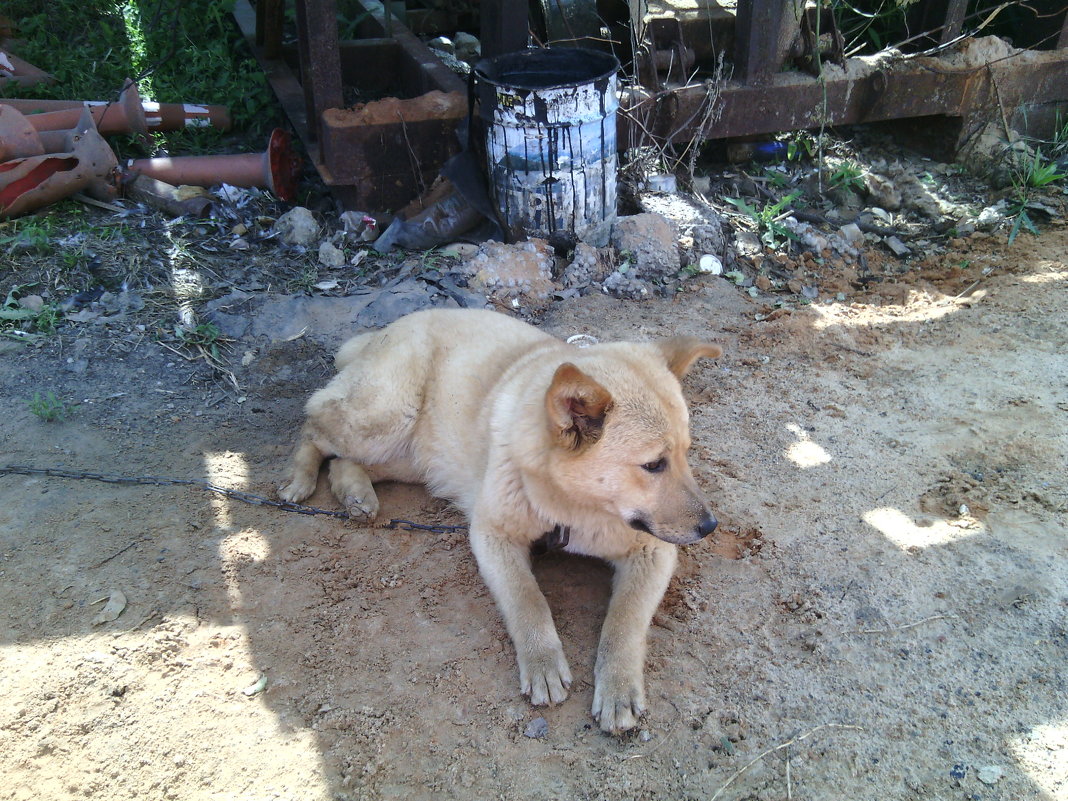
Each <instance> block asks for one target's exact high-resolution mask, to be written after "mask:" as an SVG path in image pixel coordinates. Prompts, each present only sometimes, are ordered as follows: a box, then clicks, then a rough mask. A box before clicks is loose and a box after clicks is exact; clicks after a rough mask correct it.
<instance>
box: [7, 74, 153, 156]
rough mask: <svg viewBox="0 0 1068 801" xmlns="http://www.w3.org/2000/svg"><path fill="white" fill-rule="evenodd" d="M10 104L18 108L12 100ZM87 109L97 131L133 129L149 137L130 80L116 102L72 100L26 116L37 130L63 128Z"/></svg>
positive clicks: (142, 108)
mask: <svg viewBox="0 0 1068 801" xmlns="http://www.w3.org/2000/svg"><path fill="white" fill-rule="evenodd" d="M11 105H12V106H13V107H14V108H19V106H18V105H16V104H14V103H12V104H11ZM86 109H89V113H90V114H92V116H93V120H94V122H95V123H96V128H97V130H98V131H100V133H103V134H116V133H133V134H138V135H139V136H140V137H141V139H143V140H145V141H150V137H149V135H148V123H147V121H146V119H145V110H144V107H143V106H142V105H141V97H140V95H138V94H137V85H136V84H135V83H133V81H130V80H127V81H126V85H125V87H124V88H123V90H122V94H120V95H119V99H118V102H116V103H111V104H107V103H105V104H104V105H101V106H86V105H81V104H75V105H73V106H68V107H67V108H63V109H57V110H54V111H44V112H41V113H39V114H27V115H26V119H27V120H29V122H30V125H32V126H33V127H34V129H35V130H37V131H63V130H69V129H71V128H74V127H76V126H77V125H78V122H79V120H80V119H81V117H82V112H83V111H85V110H86Z"/></svg>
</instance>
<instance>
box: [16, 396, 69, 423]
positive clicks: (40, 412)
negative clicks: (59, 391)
mask: <svg viewBox="0 0 1068 801" xmlns="http://www.w3.org/2000/svg"><path fill="white" fill-rule="evenodd" d="M26 405H27V406H29V407H30V411H31V412H33V414H34V416H36V417H37V419H39V420H41V421H43V422H45V423H55V422H58V421H61V420H65V419H66V418H67V415H68V414H70V411H71V407H70V406H69V405H67V404H66V403H65V402H64V401H63V400H62V399H61V398H59V397H57V395H56V393H55V392H53V391H52V390H48V391H47V392H44V393H42V392H40V391H38V392H35V393H33V397H32V398H30V400H28V401H26Z"/></svg>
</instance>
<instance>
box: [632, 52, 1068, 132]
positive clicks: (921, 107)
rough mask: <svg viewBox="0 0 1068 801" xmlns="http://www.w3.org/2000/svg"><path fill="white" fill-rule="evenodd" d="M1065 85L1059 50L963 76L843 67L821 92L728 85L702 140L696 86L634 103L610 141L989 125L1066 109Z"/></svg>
mask: <svg viewBox="0 0 1068 801" xmlns="http://www.w3.org/2000/svg"><path fill="white" fill-rule="evenodd" d="M1066 75H1068V51H1066V50H1047V51H1036V50H1030V51H1023V52H1022V53H1020V54H1019V55H1017V56H1014V57H1010V58H1007V59H1003V60H1001V61H997V62H995V63H991V64H981V65H978V66H965V67H961V66H954V62H951V61H948V60H943V59H938V58H916V59H911V60H907V61H903V62H898V63H897V64H895V65H891V66H887V67H885V68H883V67H879V66H878V65H875V64H870V65H869V64H868V63H867V62H865V61H864V60H862V59H849V60H848V61H847V67H846V70H845V71H841V70H834V71H833V72H828V74H827V75H825V77H824V80H823V81H822V82H821V81H820V80H818V79H816V78H813V77H811V76H808V75H803V74H801V73H797V72H790V73H779V74H777V75H774V76H772V78H771V80H770V81H769V82H768V83H767V84H765V85H763V86H754V85H748V84H745V83H742V82H739V81H730V82H728V83H727V84H726V86H725V87H723V90H722V92H721V94H720V100H719V102H720V103H721V104H722V113H721V115H720V117H719V120H718V121H716V122H715V123H714V124H712V125H710V126H709V127H708V128H707V130H699V125H700V122H701V120H702V119H703V117H704V114H703V109H704V108H705V104H706V103H707V99H708V89H707V87H705V86H702V85H698V86H691V87H685V88H681V89H678V90H675V91H673V92H670V93H659V94H657V95H655V96H652V97H645V98H639V99H637V100H634V101H632V102H630V103H629V104H628V105H627V107H626V108H625V109H623V110H622V113H621V115H620V131H619V137H620V141H622V142H628V143H632V144H633V143H638V142H641V141H643V139H644V140H646V141H648V140H650V138H652V139H655V140H659V141H661V142H685V141H689V140H690V139H693V138H694V137H699V138H703V139H721V138H729V137H735V136H751V135H760V134H772V133H778V132H780V131H794V130H805V129H813V128H819V127H820V126H822V125H828V126H830V125H849V124H855V123H864V122H877V121H884V120H891V119H899V118H909V117H925V116H948V117H960V118H963V119H965V120H966V121H970V120H972V119H974V118H977V117H979V116H990V117H991V118H992V119H998V118H999V116H998V115H999V109H1002V110H1005V111H1009V110H1011V109H1014V108H1015V107H1016V106H1018V105H1021V104H1022V103H1046V102H1054V101H1068V80H1065V76H1066ZM635 121H640V123H641V124H640V125H639V124H638V122H635ZM964 127H965V129H966V130H967V129H970V128H971V127H974V126H971V125H965V126H964ZM650 134H652V137H650ZM649 143H651V142H649Z"/></svg>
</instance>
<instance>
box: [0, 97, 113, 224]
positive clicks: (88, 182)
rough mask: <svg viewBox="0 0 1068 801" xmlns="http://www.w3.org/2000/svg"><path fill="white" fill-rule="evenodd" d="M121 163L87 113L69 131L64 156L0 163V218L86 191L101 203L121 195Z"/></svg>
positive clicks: (28, 158) (39, 157) (44, 156)
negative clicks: (119, 179)
mask: <svg viewBox="0 0 1068 801" xmlns="http://www.w3.org/2000/svg"><path fill="white" fill-rule="evenodd" d="M117 174H118V162H117V161H116V159H115V154H114V153H113V152H112V151H111V148H110V147H108V144H107V142H105V141H104V137H102V136H101V135H100V134H99V133H98V132H97V130H96V128H95V127H94V126H93V119H92V116H91V115H90V114H89V112H88V111H86V112H85V113H84V114H83V115H82V118H81V120H79V124H78V126H77V127H76V128H74V129H72V130H70V131H68V132H67V147H66V148H65V152H62V153H48V154H43V155H35V156H28V157H26V158H21V159H12V160H10V161H5V162H3V163H0V219H3V218H9V217H18V216H19V215H21V214H26V213H27V212H30V211H33V210H35V209H39V208H41V207H42V206H47V205H49V204H50V203H55V202H56V201H57V200H61V199H63V198H65V197H68V196H69V195H73V194H74V193H75V192H78V191H81V190H83V189H84V190H86V192H88V193H89V194H90V195H92V196H93V197H95V198H97V199H98V200H110V199H112V198H114V197H115V195H116V193H117V182H116V179H117Z"/></svg>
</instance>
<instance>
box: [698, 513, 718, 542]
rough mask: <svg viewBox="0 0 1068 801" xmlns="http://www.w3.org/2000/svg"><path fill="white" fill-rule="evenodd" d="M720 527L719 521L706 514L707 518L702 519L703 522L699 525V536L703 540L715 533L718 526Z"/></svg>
mask: <svg viewBox="0 0 1068 801" xmlns="http://www.w3.org/2000/svg"><path fill="white" fill-rule="evenodd" d="M718 525H719V521H717V520H716V518H714V517H713V516H712V515H711V514H708V513H706V514H705V516H704V517H702V518H701V522H700V523H698V524H697V535H698V536H699V537H700V538H701V539H704V538H705V537H707V536H708V535H709V534H711V533H712V532H713V531H715V530H716V526H718Z"/></svg>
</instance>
